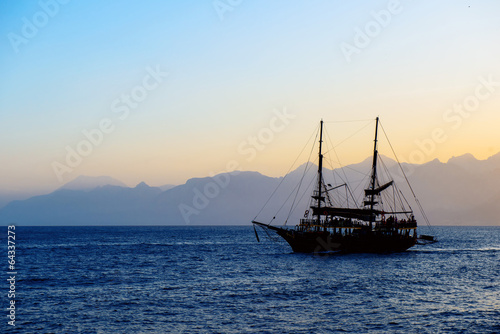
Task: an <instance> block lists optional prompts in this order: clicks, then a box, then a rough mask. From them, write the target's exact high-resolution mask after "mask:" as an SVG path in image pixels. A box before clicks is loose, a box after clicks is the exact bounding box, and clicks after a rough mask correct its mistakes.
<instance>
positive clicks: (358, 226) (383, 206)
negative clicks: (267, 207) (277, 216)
mask: <svg viewBox="0 0 500 334" xmlns="http://www.w3.org/2000/svg"><path fill="white" fill-rule="evenodd" d="M378 132H379V119H378V117H377V118H376V122H375V140H374V148H373V159H372V165H371V171H370V177H369V180H368V185H367V187H366V188H365V189H364V196H363V200H362V203H359V205H358V203H355V202H354V201H351V202H350V203H348V205H345V204H342V201H339V200H336V199H335V198H334V196H333V195H332V192H333V190H335V189H338V188H339V187H348V185H347V184H345V183H344V184H340V185H335V186H332V185H331V184H329V183H326V182H325V180H324V176H323V159H324V155H323V151H322V149H323V147H322V146H323V145H322V144H323V121H321V122H320V126H319V152H318V172H317V179H316V182H315V189H314V190H313V193H312V195H311V201H310V206H309V208H308V209H306V210H305V212H304V217H303V218H302V219H300V220H299V222H298V224H297V225H296V226H294V227H287V226H276V225H271V224H270V223H269V224H266V223H263V222H261V221H257V220H256V219H254V220H253V221H252V223H253V224H254V230H255V227H256V226H258V227H261V228H263V229H265V230H267V231H272V232H275V233H276V234H278V235H279V236H281V237H282V238H283V239H284V240H285V241H286V242H287V243H288V244H289V245H290V246H291V248H292V250H293V251H294V252H301V253H316V252H348V253H385V252H402V251H405V250H407V249H409V248H411V247H413V246H414V245H416V244H417V243H420V244H426V243H432V242H435V238H434V237H433V236H429V235H422V236H419V235H417V221H416V219H415V216H414V213H413V210H412V209H411V208H410V207H409V205H408V204H407V201H406V199H405V198H404V196H403V195H402V192H401V191H399V189H398V188H396V184H395V182H394V180H389V181H387V180H386V181H385V182H383V183H381V182H380V180H379V177H378V160H379V153H378V147H377V142H378ZM400 167H401V165H400ZM401 171H402V172H403V174H404V170H403V169H402V168H401ZM404 178H405V179H406V180H408V179H407V178H406V175H405V177H404ZM408 185H409V186H410V189H411V185H410V184H409V183H408ZM391 190H392V191H391ZM411 191H412V193H413V194H414V192H413V190H411ZM388 195H393V198H391V199H389V197H390V196H389V197H388ZM402 197H403V198H402ZM415 198H416V196H415ZM353 202H354V204H353ZM405 202H406V205H405ZM396 203H397V204H398V205H396ZM418 204H419V203H418ZM419 206H420V204H419ZM424 217H425V214H424ZM255 233H256V236H257V239H258V235H257V231H256V230H255Z"/></svg>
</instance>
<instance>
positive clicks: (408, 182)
mask: <svg viewBox="0 0 500 334" xmlns="http://www.w3.org/2000/svg"><path fill="white" fill-rule="evenodd" d="M379 124H380V127H381V128H382V131H383V132H384V135H385V138H386V139H387V142H388V143H389V146H390V148H391V150H392V154H394V157H395V158H396V161H397V162H398V165H399V168H400V169H401V172H402V173H403V176H404V178H405V180H406V183H407V184H408V187H409V188H410V190H411V193H412V194H413V198H414V199H415V203H417V205H418V207H419V209H420V213H421V214H422V217H423V218H424V220H425V222H426V223H427V226H428V227H429V229H430V230H431V232H432V233H434V231H433V229H432V227H431V224H430V222H429V219H428V218H427V215H426V214H425V211H424V208H423V207H422V205H421V204H420V201H419V200H418V198H417V195H416V194H415V192H414V191H413V188H412V186H411V184H410V181H409V180H408V177H406V173H405V171H404V169H403V167H402V166H401V163H400V162H399V159H398V156H397V155H396V152H395V151H394V148H393V147H392V144H391V142H390V141H389V138H388V137H387V133H386V132H385V129H384V127H383V126H382V123H379Z"/></svg>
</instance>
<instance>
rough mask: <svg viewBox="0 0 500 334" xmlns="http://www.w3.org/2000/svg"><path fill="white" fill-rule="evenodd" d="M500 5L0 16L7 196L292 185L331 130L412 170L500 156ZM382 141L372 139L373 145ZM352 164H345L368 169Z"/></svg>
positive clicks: (197, 8) (160, 7)
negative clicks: (245, 175) (377, 130)
mask: <svg viewBox="0 0 500 334" xmlns="http://www.w3.org/2000/svg"><path fill="white" fill-rule="evenodd" d="M499 12H500V2H498V1H494V0H490V1H489V0H474V1H472V0H470V1H465V0H464V1H456V0H450V1H446V0H443V1H410V0H408V1H405V0H401V1H340V0H339V1H335V0H330V1H326V0H324V1H321V0H314V1H290V0H288V1H285V0H277V1H263V0H254V1H247V0H220V1H212V0H203V1H202V0H199V1H194V0H189V1H109V2H102V1H92V0H90V1H76V0H74V1H67V0H65V1H63V0H60V1H57V0H41V1H39V2H37V1H17V0H6V1H2V2H1V3H0V37H1V38H0V73H2V76H1V78H0V157H1V161H2V163H1V164H0V189H1V190H0V193H4V194H5V193H10V194H20V193H43V192H48V191H52V190H54V189H57V188H58V187H60V186H62V185H63V184H64V183H66V182H68V181H71V180H73V179H74V178H76V177H77V176H79V175H89V176H101V175H108V176H112V177H114V178H116V179H118V180H121V181H123V182H125V183H126V184H128V185H130V186H134V185H136V184H138V183H139V182H141V181H145V182H146V183H148V184H149V185H153V186H160V185H164V184H182V183H184V182H185V181H186V180H187V179H189V178H192V177H205V176H209V175H213V174H216V173H219V172H224V171H230V170H232V169H239V170H255V171H259V172H261V173H263V174H266V175H269V176H281V175H284V174H285V173H286V172H287V170H288V169H289V167H290V165H291V163H292V162H293V161H294V159H295V158H296V156H297V153H298V151H299V150H300V149H302V147H303V145H304V143H306V142H307V140H308V139H309V138H310V136H311V133H313V132H314V129H315V128H316V127H317V125H318V122H319V120H320V119H324V120H325V122H326V124H327V125H328V122H331V126H332V127H333V129H332V130H331V132H329V136H331V137H333V138H334V139H332V140H333V142H340V141H341V139H342V138H344V137H346V136H347V133H348V132H349V131H351V132H352V130H354V131H356V130H357V129H358V128H360V127H361V126H363V124H364V123H363V122H361V123H335V122H343V121H350V120H367V119H369V120H374V119H375V117H377V116H379V117H380V119H381V122H382V124H383V126H384V129H385V130H386V132H387V133H388V135H389V137H390V139H391V143H392V144H393V146H394V148H395V150H396V151H397V153H398V157H399V158H400V160H402V161H408V162H412V163H424V162H427V161H431V160H434V159H439V160H440V161H443V162H446V161H447V160H448V159H449V158H451V157H453V156H460V155H463V154H465V153H471V154H473V155H474V156H475V157H476V158H478V159H486V158H488V157H489V156H491V155H494V154H496V153H498V152H499V151H500V131H498V127H499V126H498V125H499V124H500V112H499V111H500V67H499V59H500V43H499V37H498V36H500V33H499V32H500V20H498V13H499ZM366 129H367V130H366V131H367V133H368V134H369V135H370V136H372V135H373V128H371V127H369V130H368V128H366ZM370 150H371V143H370V142H366V145H364V144H363V145H356V146H355V147H350V148H348V149H347V148H346V149H345V150H344V151H343V153H344V156H345V157H344V158H343V163H344V164H349V163H357V162H360V161H362V160H364V159H365V158H367V157H368V156H369V154H370Z"/></svg>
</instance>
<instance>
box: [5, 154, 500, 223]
mask: <svg viewBox="0 0 500 334" xmlns="http://www.w3.org/2000/svg"><path fill="white" fill-rule="evenodd" d="M384 165H385V166H386V167H387V168H388V169H389V170H391V174H392V175H393V176H394V178H395V179H398V178H399V179H402V178H401V175H399V176H398V173H399V174H400V172H399V167H398V166H397V164H396V163H395V162H394V161H392V160H391V159H389V158H384ZM402 166H403V168H404V169H405V170H408V171H409V175H408V176H409V179H410V181H411V183H412V186H413V189H414V190H415V192H416V193H417V196H418V197H419V199H420V202H421V203H422V205H423V207H424V208H425V210H426V213H427V216H429V218H430V220H431V223H432V224H434V225H499V220H498V218H497V216H498V215H497V213H496V210H495V209H496V203H498V201H499V200H500V153H499V154H497V155H495V156H492V157H490V158H488V159H486V160H477V159H475V158H474V157H473V156H472V155H464V156H460V157H453V158H451V159H449V161H448V162H446V163H443V162H440V161H439V160H433V161H431V162H428V163H426V164H423V165H409V164H402ZM306 167H308V168H307V170H306ZM369 168H370V160H369V159H367V160H365V161H363V162H361V163H358V164H353V165H349V166H345V167H344V168H342V169H336V170H335V172H334V171H332V170H325V173H324V175H325V182H326V183H332V184H340V183H342V182H344V181H343V180H342V179H343V178H344V177H347V179H348V180H349V181H350V182H355V183H356V182H358V183H360V184H361V186H357V187H356V188H357V189H358V192H359V190H361V191H362V189H363V182H365V181H366V175H367V174H366V173H367V172H369ZM316 169H317V167H316V166H314V165H312V164H308V165H306V164H303V165H302V166H299V167H298V168H297V169H295V170H294V171H292V172H290V173H289V175H288V176H286V178H285V180H284V179H283V177H278V178H275V177H268V176H265V175H262V174H260V173H258V172H232V173H223V174H219V175H215V176H214V177H204V178H192V179H189V180H188V181H187V182H186V183H185V184H183V185H178V186H171V185H167V186H166V187H150V186H149V185H147V184H146V183H144V182H141V183H139V184H138V185H137V186H135V187H133V188H131V187H127V186H126V185H125V184H123V183H122V182H120V181H118V180H115V179H113V178H111V177H87V176H82V177H78V178H76V179H75V180H73V181H71V182H69V183H68V184H66V185H64V186H63V187H61V188H59V189H58V190H56V191H54V192H52V193H50V194H47V195H41V196H35V197H32V198H29V199H26V200H22V201H14V202H11V203H9V204H8V205H6V206H5V207H4V208H2V209H0V224H2V225H7V224H12V223H14V224H19V225H185V224H193V225H242V224H249V223H250V221H251V220H252V219H253V218H254V217H255V216H256V215H257V213H259V211H261V209H262V208H263V205H264V204H265V203H266V201H267V200H268V198H269V196H270V195H271V193H273V191H274V190H275V189H276V187H277V186H278V184H280V183H281V185H280V188H279V191H277V192H276V194H275V196H274V197H273V198H272V199H271V200H270V202H269V203H268V205H267V206H266V207H264V209H263V210H262V212H261V214H260V215H259V219H262V220H263V221H264V222H272V223H273V224H282V223H284V222H285V221H287V222H288V224H291V225H294V224H296V222H297V221H298V219H299V218H300V217H302V216H303V210H305V209H307V208H308V205H309V197H308V196H301V197H299V196H297V197H296V203H298V206H297V209H296V210H291V209H290V207H289V205H284V206H283V203H284V202H285V199H286V198H288V197H289V196H290V194H295V192H296V186H297V184H299V182H300V181H301V180H303V182H301V190H305V191H306V193H308V190H310V189H311V187H312V183H313V182H312V180H313V179H314V177H315V175H316ZM400 188H402V187H401V186H400ZM406 195H407V196H408V194H406ZM410 197H411V196H410ZM410 199H411V198H410ZM280 207H281V210H278V209H280ZM414 209H416V207H414ZM416 215H417V218H419V213H418V212H417V211H416ZM273 217H276V218H274V219H273ZM422 224H423V221H422V220H421V219H420V225H422Z"/></svg>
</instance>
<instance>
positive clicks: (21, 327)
mask: <svg viewBox="0 0 500 334" xmlns="http://www.w3.org/2000/svg"><path fill="white" fill-rule="evenodd" d="M4 228H5V233H4V234H5V235H7V227H4ZM423 232H429V231H423ZM434 232H435V234H436V236H437V237H438V239H439V242H438V243H435V244H432V245H428V246H415V247H413V248H411V249H410V250H408V251H406V252H403V253H394V254H329V255H325V254H295V253H292V252H291V248H290V247H289V246H288V245H287V244H286V243H285V242H283V241H281V240H280V239H277V240H269V239H268V238H266V237H265V233H263V232H262V231H260V239H261V242H260V243H259V242H257V240H256V238H255V235H254V231H253V229H252V227H251V226H244V227H190V226H183V227H166V226H165V227H151V226H148V227H138V226H132V227H97V226H96V227H90V226H89V227H19V226H18V227H17V228H16V272H17V274H16V285H15V289H16V293H15V303H16V304H15V305H16V312H15V326H12V325H9V324H8V321H9V318H8V317H7V316H8V312H9V311H8V310H7V307H8V306H9V304H8V303H9V300H8V299H7V292H8V288H9V285H8V282H7V281H6V280H5V279H7V278H9V277H8V275H7V272H8V268H7V238H5V239H4V248H3V249H4V253H5V256H4V257H5V261H4V262H5V270H4V273H3V275H4V276H5V279H4V280H3V281H4V290H5V294H4V297H3V299H2V300H3V304H4V305H3V307H2V309H3V313H4V315H3V316H2V318H3V319H4V320H3V322H4V324H2V326H3V328H5V332H10V333H263V332H264V333H337V332H338V333H388V332H389V333H457V332H458V333H499V332H500V279H499V277H500V227H435V228H434Z"/></svg>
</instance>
